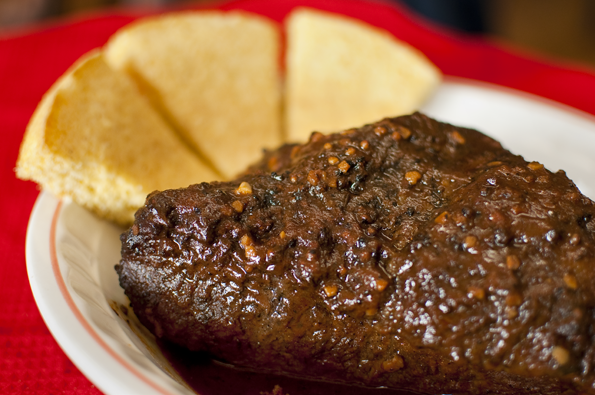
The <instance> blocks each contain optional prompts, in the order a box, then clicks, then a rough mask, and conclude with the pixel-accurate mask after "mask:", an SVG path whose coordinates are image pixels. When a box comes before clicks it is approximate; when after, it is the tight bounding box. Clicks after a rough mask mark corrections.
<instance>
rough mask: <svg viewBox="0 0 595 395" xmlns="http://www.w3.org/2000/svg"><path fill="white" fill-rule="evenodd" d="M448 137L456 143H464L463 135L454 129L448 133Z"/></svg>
mask: <svg viewBox="0 0 595 395" xmlns="http://www.w3.org/2000/svg"><path fill="white" fill-rule="evenodd" d="M450 137H452V139H453V140H454V141H455V142H456V143H457V144H461V145H462V144H465V137H463V136H462V135H461V133H459V132H457V131H456V130H455V131H454V132H452V133H451V134H450Z"/></svg>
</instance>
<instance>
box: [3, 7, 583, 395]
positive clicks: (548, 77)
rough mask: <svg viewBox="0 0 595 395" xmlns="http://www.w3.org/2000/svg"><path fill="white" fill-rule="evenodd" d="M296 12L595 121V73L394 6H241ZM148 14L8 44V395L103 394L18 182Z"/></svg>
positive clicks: (29, 198) (89, 22)
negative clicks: (64, 107)
mask: <svg viewBox="0 0 595 395" xmlns="http://www.w3.org/2000/svg"><path fill="white" fill-rule="evenodd" d="M296 6H309V7H316V8H319V9H323V10H328V11H332V12H337V13H342V14H345V15H348V16H352V17H356V18H359V19H361V20H363V21H365V22H368V23H370V24H373V25H376V26H378V27H380V28H383V29H386V30H388V31H390V32H391V33H393V34H394V35H395V36H396V37H397V38H399V39H401V40H403V41H406V42H408V43H410V44H412V45H413V46H415V47H417V48H419V49H420V50H421V51H423V52H424V53H425V54H426V55H427V56H428V57H429V58H430V59H431V60H432V61H433V62H434V63H435V64H436V65H437V66H438V67H440V69H442V71H443V72H444V73H445V74H446V75H452V76H460V77H466V78H472V79H477V80H481V81H487V82H492V83H495V84H500V85H504V86H508V87H512V88H516V89H520V90H523V91H526V92H530V93H534V94H537V95H540V96H543V97H546V98H550V99H553V100H556V101H559V102H562V103H565V104H568V105H571V106H573V107H576V108H578V109H581V110H583V111H586V112H589V113H591V114H595V99H594V98H593V97H594V96H593V92H595V71H593V70H588V69H586V68H585V69H579V68H574V69H572V68H570V67H563V66H559V65H554V64H552V63H545V62H543V61H538V60H534V59H529V58H527V57H523V56H519V55H518V54H515V53H514V52H513V51H512V50H510V49H503V48H502V47H499V46H497V45H495V44H492V43H490V42H488V41H486V40H485V39H480V38H470V37H468V36H463V35H458V34H455V33H453V32H449V31H447V30H445V29H441V28H437V27H435V26H432V25H430V24H428V23H426V22H423V21H421V20H419V19H417V18H415V17H413V16H412V15H411V14H409V13H408V12H406V11H405V10H403V9H402V8H399V7H397V6H396V5H394V4H392V3H373V2H365V1H360V0H320V1H315V0H277V1H267V0H240V1H236V2H232V3H227V4H224V5H222V6H220V7H219V8H221V9H226V10H229V9H243V10H247V11H252V12H255V13H259V14H262V15H265V16H268V17H270V18H271V19H274V20H276V21H279V22H281V21H282V20H283V18H284V17H285V15H287V13H288V12H289V11H290V10H291V9H292V8H294V7H296ZM140 14H144V13H143V12H139V11H136V12H135V14H131V13H129V12H128V13H125V12H123V11H118V12H112V13H110V14H101V15H95V16H92V17H86V18H83V19H77V20H66V21H62V22H58V23H53V24H52V25H48V26H45V27H36V28H33V29H32V30H31V31H30V32H29V33H27V34H21V35H19V36H15V37H12V38H7V39H0V132H1V142H0V191H1V193H0V213H1V217H0V218H1V223H2V226H0V393H2V394H13V393H14V394H57V393H62V394H99V393H100V392H99V391H98V390H97V389H96V388H95V387H94V386H93V385H92V384H91V383H90V382H89V381H88V380H87V379H86V378H85V377H84V376H83V375H82V374H81V373H80V372H79V371H78V369H77V368H76V367H75V366H74V365H73V364H72V363H71V362H70V361H69V360H68V358H67V357H66V356H65V355H64V353H63V352H62V351H61V350H60V348H59V347H58V345H57V344H56V342H55V341H54V339H53V338H52V336H51V334H50V333H49V331H48V329H47V328H46V326H45V324H44V323H43V320H42V318H41V316H40V314H39V312H38V310H37V307H36V305H35V302H34V300H33V296H32V294H31V291H30V288H29V283H28V280H27V274H26V269H25V234H26V229H27V221H28V218H29V214H30V212H31V208H32V206H33V203H34V201H35V198H36V197H37V194H38V189H37V187H36V185H35V184H33V183H31V182H23V181H20V180H17V179H16V178H15V177H14V172H13V168H14V166H15V162H16V159H17V154H18V149H19V145H20V142H21V139H22V137H23V133H24V130H25V127H26V125H27V122H28V120H29V118H30V116H31V114H32V113H33V110H34V109H35V107H36V105H37V103H38V102H39V100H40V99H41V96H42V95H43V93H44V92H45V91H46V90H47V89H48V88H49V87H50V86H51V84H52V83H53V82H54V81H55V80H56V79H57V78H58V77H59V76H60V75H61V74H62V73H63V72H64V71H65V70H66V69H67V68H68V67H69V66H70V65H71V64H72V63H73V62H74V61H75V60H76V59H77V58H78V57H79V56H81V55H82V54H83V53H85V52H87V51H89V50H91V49H93V48H96V47H99V46H101V45H103V44H104V43H105V42H106V41H107V39H108V37H109V36H110V35H111V34H112V33H113V32H115V31H116V30H117V29H118V28H120V27H121V26H124V25H125V24H127V23H129V22H131V21H132V20H134V19H135V18H136V17H137V16H138V15H140Z"/></svg>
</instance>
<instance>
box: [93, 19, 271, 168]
mask: <svg viewBox="0 0 595 395" xmlns="http://www.w3.org/2000/svg"><path fill="white" fill-rule="evenodd" d="M105 51H106V58H107V61H108V63H109V64H110V65H111V66H113V67H114V68H116V69H119V70H123V71H125V72H127V73H128V74H129V75H131V76H132V77H133V78H134V80H135V81H136V82H137V84H138V85H139V86H140V88H141V89H142V90H143V91H144V92H145V93H146V94H147V96H148V97H149V98H150V100H151V102H152V104H153V106H154V107H155V108H157V110H158V111H160V112H161V113H162V114H163V115H164V117H165V118H166V119H167V120H168V121H169V123H170V124H171V125H172V126H173V127H174V128H175V129H176V130H177V131H178V132H179V133H180V134H181V135H182V136H183V138H184V139H185V141H187V142H188V143H189V144H190V145H191V146H192V147H193V148H194V149H195V151H196V152H197V153H198V154H199V155H200V156H202V157H203V158H206V160H207V161H208V162H209V163H210V164H212V165H213V166H214V167H215V168H216V169H217V170H218V171H219V172H220V173H221V175H222V176H223V177H224V178H230V177H232V176H234V175H236V174H237V173H239V172H240V171H241V170H243V169H245V168H246V166H247V165H249V164H250V163H253V162H254V161H256V160H257V159H258V158H259V157H260V155H261V150H262V148H263V147H269V148H273V147H276V146H277V145H279V144H280V143H281V108H280V105H281V99H280V97H281V90H280V76H279V65H278V58H279V55H278V53H279V33H278V28H277V27H276V26H275V25H274V24H273V23H271V22H269V21H267V20H266V19H264V18H261V17H259V16H255V15H251V14H250V15H249V14H245V13H241V12H229V13H224V12H218V11H206V12H204V11H203V12H185V13H176V14H170V15H167V16H159V17H155V18H148V19H143V20H141V21H139V22H136V23H133V24H131V25H128V26H126V27H124V28H123V29H121V30H120V31H119V32H117V33H116V34H115V35H114V36H113V37H112V38H111V40H110V41H109V42H108V44H107V46H106V49H105Z"/></svg>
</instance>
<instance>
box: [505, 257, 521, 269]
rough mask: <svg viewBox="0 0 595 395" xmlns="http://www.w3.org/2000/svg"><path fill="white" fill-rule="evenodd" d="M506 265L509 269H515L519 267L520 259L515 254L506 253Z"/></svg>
mask: <svg viewBox="0 0 595 395" xmlns="http://www.w3.org/2000/svg"><path fill="white" fill-rule="evenodd" d="M506 267H507V268H509V269H510V270H517V269H518V268H519V267H521V260H520V259H519V258H518V257H517V256H516V255H508V256H507V257H506Z"/></svg>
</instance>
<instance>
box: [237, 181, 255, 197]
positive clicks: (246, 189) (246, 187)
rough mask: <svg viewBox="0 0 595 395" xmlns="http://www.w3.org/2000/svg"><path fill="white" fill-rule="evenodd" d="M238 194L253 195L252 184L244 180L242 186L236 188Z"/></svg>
mask: <svg viewBox="0 0 595 395" xmlns="http://www.w3.org/2000/svg"><path fill="white" fill-rule="evenodd" d="M236 194H237V195H251V194H252V185H250V184H249V183H247V182H246V181H243V182H242V183H241V184H240V186H239V187H238V188H237V189H236Z"/></svg>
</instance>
